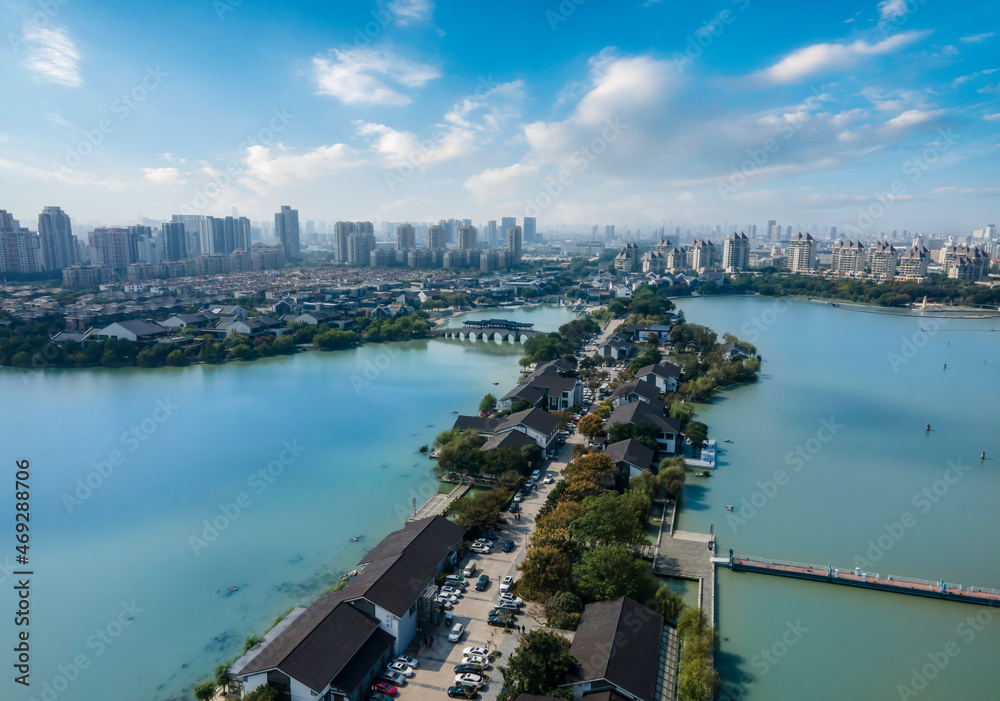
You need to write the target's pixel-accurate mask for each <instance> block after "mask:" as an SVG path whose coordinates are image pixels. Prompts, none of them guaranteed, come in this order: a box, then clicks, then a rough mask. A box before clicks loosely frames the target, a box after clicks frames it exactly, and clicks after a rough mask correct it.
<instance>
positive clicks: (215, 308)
mask: <svg viewBox="0 0 1000 701" xmlns="http://www.w3.org/2000/svg"><path fill="white" fill-rule="evenodd" d="M198 311H200V312H212V313H213V314H215V316H216V317H219V318H223V319H246V318H247V316H249V315H248V314H247V310H246V309H244V308H243V307H241V306H240V305H238V304H206V305H205V306H203V307H202V308H201V309H199V310H198Z"/></svg>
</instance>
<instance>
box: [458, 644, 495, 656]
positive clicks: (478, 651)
mask: <svg viewBox="0 0 1000 701" xmlns="http://www.w3.org/2000/svg"><path fill="white" fill-rule="evenodd" d="M462 654H463V655H465V656H469V655H479V656H480V657H489V656H490V651H489V650H487V649H486V648H485V647H476V646H472V647H467V648H465V649H464V650H462Z"/></svg>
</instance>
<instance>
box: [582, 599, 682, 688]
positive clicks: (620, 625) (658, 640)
mask: <svg viewBox="0 0 1000 701" xmlns="http://www.w3.org/2000/svg"><path fill="white" fill-rule="evenodd" d="M662 642H663V617H662V616H660V614H658V613H656V612H655V611H653V610H652V609H650V608H647V607H646V606H643V605H642V604H640V603H638V602H636V601H634V600H632V599H630V598H628V597H620V598H618V599H612V600H611V601H598V602H595V603H592V604H587V606H586V607H585V608H584V610H583V615H582V616H581V617H580V624H579V625H578V626H577V629H576V633H575V634H574V635H573V643H572V645H571V646H570V649H569V652H570V654H571V655H572V656H573V658H574V659H575V660H576V662H577V665H576V667H575V668H574V669H573V670H572V671H571V672H570V673H569V674H568V675H567V681H566V683H565V684H563V686H564V687H568V688H569V689H570V690H571V691H572V693H573V701H581V699H589V700H590V701H655V699H656V698H657V697H656V682H657V679H658V678H660V677H661V676H662V674H663V670H661V668H660V647H661V645H662ZM598 692H600V693H598Z"/></svg>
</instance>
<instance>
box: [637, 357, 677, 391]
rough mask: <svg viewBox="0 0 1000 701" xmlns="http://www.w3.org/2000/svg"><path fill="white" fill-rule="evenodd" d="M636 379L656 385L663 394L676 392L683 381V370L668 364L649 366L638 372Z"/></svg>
mask: <svg viewBox="0 0 1000 701" xmlns="http://www.w3.org/2000/svg"><path fill="white" fill-rule="evenodd" d="M635 379H637V380H641V381H643V382H648V383H650V384H653V385H656V388H657V389H658V390H660V392H662V393H663V394H667V393H668V392H676V391H677V385H678V384H680V381H681V368H680V367H678V366H677V365H674V364H673V363H667V362H663V363H656V364H654V365H647V366H646V367H643V368H639V370H637V371H636V373H635Z"/></svg>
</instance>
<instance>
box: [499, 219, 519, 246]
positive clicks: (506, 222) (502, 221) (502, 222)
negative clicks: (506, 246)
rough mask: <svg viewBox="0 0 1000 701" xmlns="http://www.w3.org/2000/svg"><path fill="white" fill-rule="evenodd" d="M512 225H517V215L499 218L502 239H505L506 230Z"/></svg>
mask: <svg viewBox="0 0 1000 701" xmlns="http://www.w3.org/2000/svg"><path fill="white" fill-rule="evenodd" d="M512 226H517V217H501V218H500V235H501V236H503V237H504V241H506V240H507V230H508V229H509V228H510V227H512Z"/></svg>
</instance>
